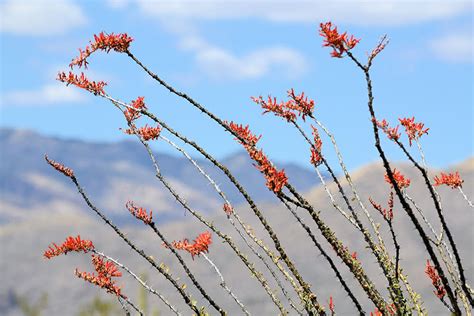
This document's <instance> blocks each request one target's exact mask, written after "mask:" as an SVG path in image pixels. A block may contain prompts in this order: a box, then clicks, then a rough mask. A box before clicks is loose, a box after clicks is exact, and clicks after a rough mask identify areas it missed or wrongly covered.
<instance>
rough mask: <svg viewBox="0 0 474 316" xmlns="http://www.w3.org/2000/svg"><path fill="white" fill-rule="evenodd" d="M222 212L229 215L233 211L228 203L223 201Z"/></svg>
mask: <svg viewBox="0 0 474 316" xmlns="http://www.w3.org/2000/svg"><path fill="white" fill-rule="evenodd" d="M223 209H224V212H225V213H226V214H227V217H230V215H232V213H234V208H233V207H232V205H230V204H229V203H224V206H223Z"/></svg>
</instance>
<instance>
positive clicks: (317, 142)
mask: <svg viewBox="0 0 474 316" xmlns="http://www.w3.org/2000/svg"><path fill="white" fill-rule="evenodd" d="M311 128H312V129H313V138H314V144H313V145H314V147H311V160H310V161H311V163H312V164H313V165H315V166H318V165H319V164H321V162H322V158H323V157H322V156H321V147H322V145H323V142H322V141H321V137H319V132H318V129H317V128H316V127H314V126H313V125H311Z"/></svg>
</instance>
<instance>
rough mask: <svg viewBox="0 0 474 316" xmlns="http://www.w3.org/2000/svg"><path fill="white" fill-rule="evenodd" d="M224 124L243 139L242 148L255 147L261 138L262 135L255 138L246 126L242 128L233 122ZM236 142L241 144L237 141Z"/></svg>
mask: <svg viewBox="0 0 474 316" xmlns="http://www.w3.org/2000/svg"><path fill="white" fill-rule="evenodd" d="M225 123H226V124H227V126H229V128H230V129H231V130H233V131H234V132H235V133H236V134H237V135H239V136H240V137H241V138H243V139H244V141H245V142H246V143H245V144H243V145H244V146H255V145H256V144H257V142H258V141H259V140H260V138H262V135H260V136H256V135H254V134H252V132H251V131H250V129H249V126H248V125H247V126H245V127H244V126H243V125H242V124H236V123H234V122H230V123H227V122H225ZM237 140H238V141H239V142H241V141H240V140H239V139H237Z"/></svg>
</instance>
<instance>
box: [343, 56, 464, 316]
mask: <svg viewBox="0 0 474 316" xmlns="http://www.w3.org/2000/svg"><path fill="white" fill-rule="evenodd" d="M347 55H348V56H349V57H350V58H351V59H352V60H353V61H354V62H355V63H356V65H357V66H358V67H359V68H361V69H362V70H363V72H364V74H365V79H366V83H367V94H368V108H369V112H370V116H371V119H372V128H373V133H374V137H375V147H376V148H377V151H378V153H379V156H380V158H381V159H382V162H383V165H384V168H385V171H386V172H387V175H388V178H389V179H390V182H391V184H392V186H393V187H394V189H395V192H396V194H397V197H398V199H399V201H400V203H401V204H402V206H403V209H404V210H405V211H406V213H407V215H408V216H409V217H410V219H411V221H412V222H413V224H414V225H415V228H416V229H417V231H418V233H419V235H420V237H421V239H422V241H423V243H424V245H425V248H426V249H427V251H428V253H429V255H430V258H431V259H432V261H433V264H434V265H435V267H436V269H437V271H438V273H439V276H440V278H441V280H442V282H443V285H444V286H445V288H446V292H447V294H448V298H449V300H450V302H451V304H452V305H453V308H454V310H455V312H456V313H458V314H461V310H460V309H459V306H458V304H457V301H456V298H455V297H454V294H453V291H452V289H451V287H450V285H449V283H448V280H447V278H446V276H445V274H444V271H443V270H442V268H441V265H440V263H439V260H438V258H437V257H436V254H435V253H434V250H433V247H431V244H430V242H429V239H428V237H427V236H426V233H425V231H424V230H423V228H422V227H421V225H420V223H419V222H418V219H417V218H416V216H415V214H414V213H413V210H412V209H411V207H410V205H409V204H408V203H407V201H406V200H405V198H404V197H403V193H402V192H401V190H400V187H399V186H398V184H397V183H396V181H395V179H394V176H393V172H392V169H391V167H390V164H389V162H388V159H387V157H386V156H385V152H384V151H383V149H382V146H381V145H380V137H379V132H378V127H377V124H376V116H375V111H374V107H373V101H374V97H373V94H372V81H371V78H370V73H369V69H370V65H371V64H370V61H371V60H369V63H368V64H367V66H362V67H361V64H360V62H359V61H358V60H357V59H356V58H355V57H354V56H353V55H352V53H351V52H347Z"/></svg>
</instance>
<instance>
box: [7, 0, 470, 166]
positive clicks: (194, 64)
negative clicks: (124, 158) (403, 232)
mask: <svg viewBox="0 0 474 316" xmlns="http://www.w3.org/2000/svg"><path fill="white" fill-rule="evenodd" d="M0 12H1V13H0V14H1V19H0V20H1V22H0V31H1V66H2V67H1V85H0V86H1V87H0V101H1V104H0V124H1V126H3V127H15V128H27V129H31V130H34V131H38V132H41V133H44V134H47V135H54V136H60V137H68V138H80V139H84V140H93V141H116V140H121V139H125V138H127V136H126V135H124V134H123V133H122V132H121V131H120V130H119V128H121V127H124V121H123V118H122V117H121V116H120V115H119V113H118V112H117V110H116V109H115V108H113V107H112V106H111V104H109V103H106V102H105V101H104V100H103V99H98V98H95V97H93V96H91V95H88V93H87V92H84V91H80V90H78V89H76V88H74V87H68V88H66V87H63V86H62V85H61V84H60V83H58V82H56V81H55V76H56V74H57V72H58V71H59V70H67V68H68V64H69V62H70V60H71V59H72V58H73V57H75V56H76V55H77V52H78V51H77V49H78V48H79V47H85V45H86V44H87V43H88V41H89V39H91V38H92V35H93V34H95V33H99V32H101V31H105V32H109V33H110V32H115V33H120V32H127V33H128V34H129V35H131V36H132V37H133V38H134V39H135V40H134V42H133V43H132V46H131V51H132V52H133V53H134V54H135V55H136V56H137V57H138V58H139V59H141V60H142V61H143V62H144V63H145V64H146V65H148V66H149V67H150V68H151V69H152V70H153V71H155V72H156V73H157V74H159V75H160V76H161V77H162V78H163V79H165V80H166V81H168V82H169V83H171V84H172V85H174V86H175V87H176V88H177V89H178V90H181V91H183V92H186V93H188V94H189V95H191V96H193V97H194V98H195V99H196V100H198V101H199V102H200V103H202V104H203V105H205V106H206V107H207V108H208V109H210V110H211V111H213V112H215V113H216V114H218V115H219V116H221V117H222V118H224V119H227V120H235V121H237V122H240V123H246V124H250V126H251V128H252V130H254V131H255V132H256V133H258V134H263V138H262V140H261V145H262V147H263V148H264V149H265V151H266V152H267V153H268V154H269V156H270V157H271V158H272V159H274V160H283V161H292V162H296V163H299V164H301V165H308V161H309V154H308V149H307V147H306V145H305V143H304V142H303V141H302V140H301V139H300V137H299V135H298V134H297V132H296V131H295V130H293V129H291V128H289V127H288V126H287V124H286V123H285V122H284V121H282V120H279V119H277V118H273V117H270V116H261V115H260V110H259V109H258V108H257V106H256V105H254V104H253V103H252V102H251V101H250V96H258V95H262V96H266V95H268V94H271V95H274V96H276V97H278V98H283V97H285V94H286V91H287V90H288V89H290V88H295V90H296V91H304V92H305V93H306V94H307V95H308V96H310V97H311V98H313V99H314V100H315V101H316V110H315V115H316V116H317V117H318V118H319V119H320V120H321V121H322V122H323V123H324V124H325V125H326V126H327V127H328V128H329V129H330V130H331V131H332V132H333V133H334V134H335V137H336V139H337V141H338V143H339V146H340V148H341V150H342V153H343V155H344V157H345V159H346V163H347V165H348V166H349V168H351V169H353V168H356V167H359V166H361V165H363V164H366V163H368V162H372V161H375V160H377V153H376V151H375V149H374V148H373V136H372V133H371V125H370V122H369V115H368V112H367V104H366V99H367V97H366V93H365V82H364V80H363V76H362V73H361V72H360V71H359V70H358V69H357V68H356V67H355V66H354V64H353V63H351V62H350V60H349V59H347V58H344V59H334V58H331V57H330V56H329V54H330V50H329V49H327V48H323V47H321V44H322V39H321V38H320V37H319V36H318V35H317V26H318V25H319V23H320V22H323V21H329V20H330V21H333V22H334V23H336V24H337V25H338V27H339V29H340V30H341V31H344V30H347V31H348V32H349V33H350V34H354V35H355V36H356V37H357V38H361V39H362V40H361V42H360V44H359V45H358V46H357V47H356V48H355V49H354V54H355V55H356V56H358V57H359V58H360V59H361V60H365V59H366V53H367V52H368V51H371V49H372V48H373V47H374V46H375V45H376V43H377V41H378V39H379V38H380V36H381V35H383V34H387V35H388V36H389V38H390V44H389V46H388V47H387V48H386V50H385V51H384V52H383V53H382V54H381V55H379V57H378V58H377V60H376V61H375V65H374V66H373V81H374V92H375V98H376V101H375V106H376V110H377V113H378V116H379V117H380V118H386V119H388V120H389V121H391V122H393V123H395V121H396V119H397V118H398V117H411V116H415V117H416V119H417V121H418V120H421V121H423V122H424V123H425V125H426V126H427V127H429V128H430V131H429V135H428V136H424V137H423V139H422V145H423V148H424V150H425V152H426V155H427V160H428V163H430V164H432V165H434V166H438V167H442V166H447V165H449V164H452V163H456V162H459V161H462V160H464V159H466V158H468V157H470V156H472V155H473V90H472V86H473V34H472V33H473V7H472V2H470V1H467V2H462V1H416V2H414V1H403V0H399V1H376V0H371V1H364V2H360V1H344V2H343V1H331V2H329V1H328V2H323V1H312V2H308V1H306V2H302V1H269V0H267V1H263V0H256V1H232V2H229V1H218V0H208V1H205V2H199V1H189V0H188V1H184V0H174V1H141V0H128V1H127V0H120V1H118V0H114V1H112V0H110V1H66V0H61V1H60V0H54V1H53V0H51V1H39V0H38V1H19V0H11V1H10V0H3V1H0ZM86 73H87V75H88V76H89V77H90V78H91V79H94V80H105V81H107V82H108V84H109V85H108V86H107V89H106V90H107V92H108V93H109V94H111V95H113V96H114V97H117V98H119V99H121V100H125V101H130V100H132V99H135V98H136V97H137V96H145V100H146V103H147V104H148V106H149V108H150V109H151V110H152V111H153V112H154V113H156V115H157V116H159V117H160V118H162V119H164V120H165V121H167V122H168V123H169V124H170V125H172V126H173V127H175V128H176V129H177V130H179V131H181V132H183V133H184V134H186V135H188V136H190V137H191V138H193V139H195V140H197V141H199V142H201V143H202V145H203V146H204V147H206V148H208V149H209V151H210V152H212V153H214V154H215V155H216V156H217V157H219V158H222V157H225V156H226V155H229V154H231V153H233V152H235V151H237V150H239V149H240V148H239V146H238V145H237V144H236V143H235V142H234V141H232V138H231V137H230V136H229V135H228V134H226V133H224V132H222V130H221V129H220V128H219V127H218V126H217V125H216V124H214V123H212V122H210V121H208V120H207V119H206V118H205V117H203V116H202V115H200V114H199V112H198V111H197V110H195V109H194V108H192V107H190V106H189V105H187V104H186V103H185V102H184V101H183V100H180V99H178V98H176V97H174V96H172V95H170V94H169V93H168V92H167V91H165V90H164V89H163V88H162V87H161V86H159V85H158V84H157V83H155V82H154V81H152V80H151V79H150V78H148V77H147V76H146V75H145V74H144V73H143V72H141V71H140V69H138V67H137V66H136V65H135V64H133V63H132V61H131V60H129V59H128V58H127V57H126V56H125V55H121V54H116V53H110V54H105V53H98V54H96V55H94V56H93V57H92V58H91V59H90V65H89V70H88V71H87V72H86ZM128 137H129V136H128ZM156 147H157V148H158V149H160V150H165V151H170V149H169V148H167V147H166V146H165V145H164V144H158V145H156ZM386 148H387V152H388V153H389V155H390V157H391V158H392V159H394V160H400V159H402V158H403V157H402V155H401V154H400V153H398V151H397V150H396V149H395V147H394V146H393V145H391V144H389V143H386ZM323 150H324V153H325V154H326V155H327V156H328V157H329V158H330V159H331V160H334V155H333V154H332V153H331V150H330V146H329V144H328V141H327V140H326V141H325V143H324V145H323Z"/></svg>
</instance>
